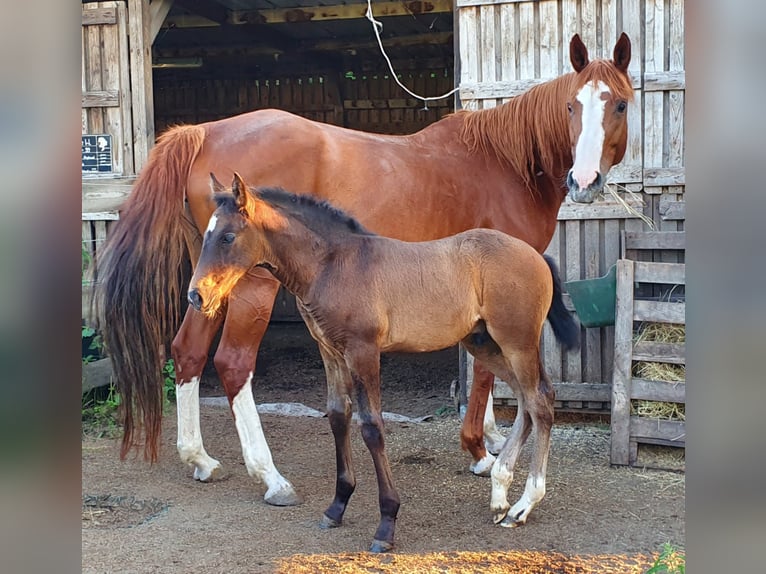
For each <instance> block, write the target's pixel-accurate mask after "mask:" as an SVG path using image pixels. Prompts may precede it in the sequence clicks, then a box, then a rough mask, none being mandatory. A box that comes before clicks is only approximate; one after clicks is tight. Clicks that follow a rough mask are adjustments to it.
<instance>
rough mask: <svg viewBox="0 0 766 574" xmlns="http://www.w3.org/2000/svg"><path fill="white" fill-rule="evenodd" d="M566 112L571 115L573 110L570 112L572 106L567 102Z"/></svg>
mask: <svg viewBox="0 0 766 574" xmlns="http://www.w3.org/2000/svg"><path fill="white" fill-rule="evenodd" d="M567 111H568V112H569V113H570V114H571V113H573V110H572V104H570V103H569V102H567Z"/></svg>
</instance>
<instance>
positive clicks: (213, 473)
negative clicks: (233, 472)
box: [194, 463, 226, 482]
mask: <svg viewBox="0 0 766 574" xmlns="http://www.w3.org/2000/svg"><path fill="white" fill-rule="evenodd" d="M224 478H226V472H224V470H223V467H222V466H221V464H220V463H218V464H216V465H215V466H212V467H211V468H207V469H200V468H199V467H198V466H195V467H194V480H199V481H200V482H214V481H216V480H223V479H224Z"/></svg>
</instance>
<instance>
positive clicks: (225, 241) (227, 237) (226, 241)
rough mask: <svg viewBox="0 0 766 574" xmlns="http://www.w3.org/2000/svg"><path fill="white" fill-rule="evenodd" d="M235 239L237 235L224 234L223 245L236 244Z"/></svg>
mask: <svg viewBox="0 0 766 574" xmlns="http://www.w3.org/2000/svg"><path fill="white" fill-rule="evenodd" d="M234 237H235V235H234V234H233V233H224V234H223V235H222V236H221V243H223V244H224V245H228V244H229V243H233V242H234Z"/></svg>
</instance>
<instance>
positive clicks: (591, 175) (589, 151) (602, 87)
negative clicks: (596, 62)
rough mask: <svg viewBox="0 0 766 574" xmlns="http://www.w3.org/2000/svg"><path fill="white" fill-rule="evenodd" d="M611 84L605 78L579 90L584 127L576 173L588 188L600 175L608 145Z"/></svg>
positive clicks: (578, 143)
mask: <svg viewBox="0 0 766 574" xmlns="http://www.w3.org/2000/svg"><path fill="white" fill-rule="evenodd" d="M608 93H609V88H608V87H607V85H606V84H605V83H604V82H601V81H599V82H598V84H596V83H590V84H585V85H584V86H583V87H582V89H581V90H580V91H579V92H578V93H577V101H578V102H580V103H581V104H582V122H581V124H582V129H581V131H580V137H579V138H578V140H577V146H576V147H575V163H574V165H573V166H572V177H573V178H574V180H575V181H576V182H577V184H578V185H579V186H580V188H582V189H585V188H587V187H588V186H589V185H590V184H591V183H593V181H594V180H595V179H596V174H597V173H598V170H599V168H600V164H601V152H602V151H603V149H604V108H605V107H606V100H605V99H603V98H602V95H603V94H608Z"/></svg>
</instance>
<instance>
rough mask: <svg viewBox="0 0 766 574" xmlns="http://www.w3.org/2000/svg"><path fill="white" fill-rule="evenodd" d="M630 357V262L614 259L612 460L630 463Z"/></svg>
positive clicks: (631, 298)
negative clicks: (615, 294)
mask: <svg viewBox="0 0 766 574" xmlns="http://www.w3.org/2000/svg"><path fill="white" fill-rule="evenodd" d="M632 358H633V262H632V261H629V260H627V259H620V260H619V261H618V262H617V307H616V309H615V323H614V369H613V374H612V444H611V462H612V464H622V465H627V464H629V463H630V445H629V442H630V383H631V377H632V374H631V367H632V365H631V362H632Z"/></svg>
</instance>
